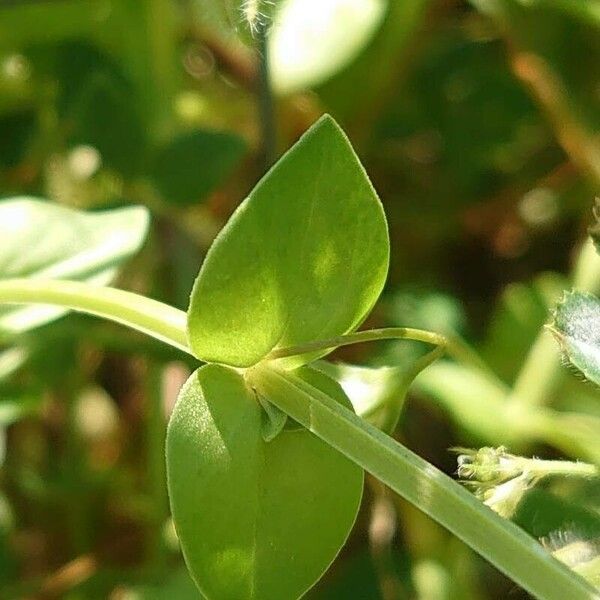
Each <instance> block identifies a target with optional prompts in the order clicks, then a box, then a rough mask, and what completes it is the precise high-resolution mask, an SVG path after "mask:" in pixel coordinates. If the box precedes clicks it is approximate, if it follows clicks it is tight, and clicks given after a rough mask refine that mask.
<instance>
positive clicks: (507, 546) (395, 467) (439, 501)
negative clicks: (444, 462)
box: [247, 366, 600, 600]
mask: <svg viewBox="0 0 600 600" xmlns="http://www.w3.org/2000/svg"><path fill="white" fill-rule="evenodd" d="M247 377H248V379H249V381H250V382H251V384H252V385H253V386H254V387H255V388H256V389H257V390H258V391H259V393H261V394H264V395H265V396H266V397H268V398H269V400H270V402H272V403H273V404H275V405H276V406H277V407H278V408H280V409H281V410H283V411H284V412H285V413H287V414H288V415H289V416H291V417H292V418H293V419H296V421H298V422H299V423H301V424H302V425H304V426H305V427H306V428H307V429H309V430H310V431H312V432H313V433H314V434H315V435H317V436H319V437H320V438H321V439H323V440H324V441H325V442H327V443H328V444H330V445H331V446H333V447H334V448H336V449H337V450H339V451H340V452H341V453H342V454H344V455H345V456H347V457H348V458H349V459H350V460H352V461H353V462H355V463H356V464H358V465H360V466H361V467H363V468H364V469H365V470H366V471H368V472H369V473H371V474H372V475H373V476H375V477H377V478H378V479H379V480H380V481H382V482H383V483H385V484H386V485H387V486H389V487H390V488H391V489H392V490H394V491H395V492H396V493H398V494H400V495H401V496H402V497H404V498H405V499H406V500H408V501H409V502H411V503H412V504H414V505H415V506H417V507H418V508H420V509H421V510H422V511H423V512H425V513H426V514H427V515H429V516H430V517H432V518H433V519H434V520H436V521H437V522H438V523H440V524H441V525H443V526H444V527H446V528H447V529H448V530H449V531H451V532H452V533H454V534H455V535H456V536H457V537H458V538H460V539H461V540H463V541H464V542H465V543H466V544H468V545H469V546H470V547H471V548H473V549H474V550H475V551H476V552H478V553H479V554H480V555H481V556H483V557H484V558H486V559H487V560H489V561H490V562H491V563H492V564H493V565H495V566H496V567H497V568H498V569H499V570H501V571H502V572H504V573H505V574H506V575H508V576H509V577H510V578H511V579H513V580H514V581H515V582H516V583H517V584H519V585H521V586H522V587H523V588H524V589H525V590H527V591H528V592H530V593H531V594H533V595H534V596H535V597H537V598H540V599H543V600H564V598H569V599H570V600H590V599H592V598H595V599H597V598H599V597H600V596H599V595H598V593H597V592H596V591H595V590H594V589H593V588H592V587H590V586H589V585H588V584H587V583H586V582H585V581H584V580H583V579H581V578H580V577H579V576H577V575H575V574H574V573H573V572H572V571H570V570H569V569H568V568H567V567H566V566H564V565H562V564H561V563H559V562H558V561H557V560H556V559H554V558H553V557H552V556H551V555H550V554H549V553H548V552H546V550H544V548H543V547H542V546H541V545H540V544H538V543H537V542H536V541H535V540H534V539H533V538H531V537H530V536H529V535H527V534H526V533H525V532H524V531H523V530H521V529H520V528H519V527H517V526H516V525H515V524H514V523H511V522H510V521H507V520H505V519H502V518H501V517H499V516H498V515H496V514H495V513H494V512H493V511H492V510H490V509H489V508H488V507H486V506H483V505H482V503H481V502H480V501H479V500H478V499H476V498H475V497H474V496H473V495H472V494H470V493H469V492H468V491H466V490H465V489H463V488H462V487H461V486H460V485H459V484H458V483H456V482H455V481H453V480H452V479H450V478H449V477H448V476H447V475H445V474H444V473H442V472H441V471H439V470H438V469H436V468H435V467H434V466H433V465H431V464H430V463H428V462H427V461H425V460H423V459H422V458H420V457H419V456H417V455H416V454H414V453H412V452H411V451H410V450H408V449H407V448H406V447H404V446H402V445H401V444H400V443H398V442H397V441H396V440H394V439H393V438H391V437H389V436H387V435H386V434H384V433H382V432H381V431H380V430H378V429H377V428H376V427H374V426H372V425H370V424H369V423H367V422H365V421H364V420H363V419H361V418H360V417H358V416H357V415H355V414H354V413H352V412H351V411H350V410H348V409H346V408H345V407H343V406H341V405H340V404H339V403H337V402H335V400H333V399H331V398H329V397H328V396H327V395H326V394H324V393H322V392H320V391H319V390H317V389H316V388H314V387H312V386H310V385H308V384H306V383H305V382H303V381H302V380H300V379H299V378H298V377H296V376H294V375H293V374H292V373H288V372H284V371H278V370H275V369H274V368H272V367H267V366H259V367H256V368H255V369H252V370H250V371H249V372H248V374H247Z"/></svg>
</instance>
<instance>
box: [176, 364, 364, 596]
mask: <svg viewBox="0 0 600 600" xmlns="http://www.w3.org/2000/svg"><path fill="white" fill-rule="evenodd" d="M261 412H262V409H261V408H260V405H259V404H258V402H257V399H256V396H255V395H254V393H253V392H252V390H251V389H249V388H248V387H247V385H246V383H245V381H244V379H243V378H242V376H241V375H240V374H239V373H238V372H236V371H234V370H233V369H230V368H228V367H223V366H220V365H214V364H213V365H206V366H204V367H202V368H200V369H198V370H197V371H196V372H195V373H194V374H193V375H192V376H191V377H190V379H189V380H188V381H187V383H186V384H185V385H184V387H183V388H182V390H181V393H180V395H179V399H178V401H177V405H176V406H175V410H174V412H173V415H172V417H171V421H170V423H169V430H168V435H167V467H168V484H169V496H170V500H171V509H172V512H173V519H174V521H175V525H176V528H177V532H178V535H179V539H180V541H181V546H182V549H183V553H184V556H185V559H186V563H187V565H188V568H189V569H190V572H191V574H192V577H193V578H194V580H195V581H196V583H197V585H198V587H199V588H200V590H201V591H202V592H203V593H204V594H205V595H206V596H207V597H208V598H216V599H221V598H235V599H236V600H244V599H246V598H248V599H250V598H260V599H261V600H281V599H282V598H297V597H299V596H301V595H302V594H303V593H304V592H305V591H306V590H307V589H308V588H309V587H310V586H311V585H313V583H314V582H315V581H316V580H317V579H318V578H319V577H320V576H321V574H322V573H323V572H324V571H325V569H326V568H327V567H328V566H329V564H330V563H331V561H332V560H333V559H334V558H335V556H336V554H337V553H338V551H339V549H340V547H341V546H342V544H343V543H344V541H345V540H346V537H347V535H348V532H349V531H350V529H351V527H352V525H353V523H354V520H355V517H356V513H357V510H358V507H359V504H360V498H361V494H362V479H363V475H362V470H361V469H360V468H358V467H357V466H356V465H355V464H354V463H352V462H350V461H348V460H347V459H346V458H344V457H343V456H342V455H341V454H339V453H338V452H337V451H336V450H334V449H333V448H331V447H330V446H329V445H327V444H326V443H324V442H322V441H321V440H319V439H318V438H317V437H316V436H314V435H313V434H312V433H310V432H308V431H307V430H306V429H302V430H300V431H286V430H284V431H282V432H281V433H280V434H279V435H277V437H276V438H275V439H273V440H272V441H270V442H265V441H264V440H263V436H262V434H261V419H262V415H261Z"/></svg>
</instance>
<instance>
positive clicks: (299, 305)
mask: <svg viewBox="0 0 600 600" xmlns="http://www.w3.org/2000/svg"><path fill="white" fill-rule="evenodd" d="M388 259H389V242H388V234H387V226H386V221H385V216H384V214H383V210H382V207H381V204H380V202H379V200H378V198H377V195H376V193H375V191H374V190H373V187H372V186H371V184H370V182H369V180H368V178H367V175H366V173H365V172H364V169H363V168H362V166H361V165H360V163H359V161H358V159H357V157H356V155H355V154H354V152H353V150H352V147H351V146H350V144H349V142H348V140H347V138H346V136H345V135H344V133H343V132H342V131H341V130H340V128H339V127H338V126H337V124H336V123H335V122H334V121H333V120H332V119H331V118H330V117H324V118H322V119H320V120H319V121H318V122H317V124H316V125H314V126H313V127H312V128H311V129H310V130H309V131H308V132H307V133H306V134H305V135H304V136H303V137H302V138H301V139H300V141H299V142H298V143H297V144H296V145H295V146H294V147H293V148H292V149H291V150H290V151H289V152H288V153H287V154H286V155H285V156H284V157H283V158H282V159H281V160H280V161H279V162H278V163H277V164H276V165H275V167H274V168H273V169H272V170H271V171H270V172H269V173H267V175H266V176H265V177H264V178H263V179H262V181H261V182H260V183H259V184H258V185H257V186H256V188H255V189H254V191H253V192H252V193H251V194H250V196H249V197H248V198H247V199H246V200H245V201H244V202H243V203H242V204H241V206H240V207H239V208H238V210H237V211H236V212H235V214H234V215H233V217H232V218H231V219H230V220H229V222H228V223H227V225H226V226H225V228H224V229H223V230H222V231H221V233H220V234H219V236H218V237H217V239H216V240H215V242H214V243H213V245H212V247H211V249H210V251H209V252H208V255H207V257H206V260H205V261H204V264H203V265H202V269H201V270H200V274H199V276H198V278H197V280H196V283H195V284H194V289H193V291H192V295H191V301H190V307H189V310H188V333H189V340H190V345H191V348H192V350H193V351H194V353H195V354H196V356H198V358H200V359H202V360H205V361H210V362H220V363H225V364H229V365H234V366H240V367H247V366H251V365H253V364H256V363H257V362H258V361H259V360H260V359H262V358H263V357H264V356H265V355H266V354H267V353H268V352H269V351H270V350H272V349H273V348H275V347H282V346H292V345H295V344H299V343H302V342H307V341H311V340H315V339H320V338H329V337H333V336H336V335H341V334H344V333H347V332H348V331H351V330H353V329H354V328H356V327H357V326H358V325H359V324H360V323H361V322H362V320H363V319H364V318H365V316H366V315H367V314H368V313H369V311H370V310H371V308H372V307H373V304H374V303H375V301H376V300H377V298H378V296H379V294H380V292H381V289H382V288H383V285H384V282H385V277H386V274H387V267H388ZM308 358H314V357H303V360H300V359H295V360H294V359H292V360H289V361H288V364H293V365H296V366H297V365H298V364H302V362H306V361H307V360H308Z"/></svg>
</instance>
